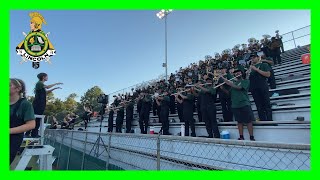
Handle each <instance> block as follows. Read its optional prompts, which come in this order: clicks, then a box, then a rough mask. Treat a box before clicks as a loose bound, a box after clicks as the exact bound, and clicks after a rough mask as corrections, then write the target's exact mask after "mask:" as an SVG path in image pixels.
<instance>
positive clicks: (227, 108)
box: [219, 95, 233, 122]
mask: <svg viewBox="0 0 320 180" xmlns="http://www.w3.org/2000/svg"><path fill="white" fill-rule="evenodd" d="M219 98H220V102H221V107H222V114H223V121H224V122H231V121H233V113H232V109H231V97H228V96H225V95H221V96H220V95H219Z"/></svg>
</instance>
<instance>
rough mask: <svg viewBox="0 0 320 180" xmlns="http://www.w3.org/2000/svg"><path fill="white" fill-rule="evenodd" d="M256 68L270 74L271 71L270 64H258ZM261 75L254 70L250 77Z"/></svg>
mask: <svg viewBox="0 0 320 180" xmlns="http://www.w3.org/2000/svg"><path fill="white" fill-rule="evenodd" d="M254 66H255V67H256V68H258V69H260V70H261V71H264V72H268V71H270V70H271V68H270V66H269V64H268V63H258V64H256V65H254ZM257 74H259V73H258V72H256V71H254V70H252V71H251V73H250V75H257Z"/></svg>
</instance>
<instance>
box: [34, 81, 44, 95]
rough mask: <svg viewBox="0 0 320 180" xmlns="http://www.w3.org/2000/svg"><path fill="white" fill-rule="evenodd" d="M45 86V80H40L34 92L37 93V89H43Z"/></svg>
mask: <svg viewBox="0 0 320 180" xmlns="http://www.w3.org/2000/svg"><path fill="white" fill-rule="evenodd" d="M43 88H44V84H43V82H42V81H38V82H37V83H36V87H35V89H34V93H36V91H38V90H41V89H43Z"/></svg>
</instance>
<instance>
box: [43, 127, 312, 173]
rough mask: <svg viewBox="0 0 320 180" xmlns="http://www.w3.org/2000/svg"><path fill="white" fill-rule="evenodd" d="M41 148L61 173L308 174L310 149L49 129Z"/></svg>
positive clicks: (244, 142) (189, 138) (233, 141)
mask: <svg viewBox="0 0 320 180" xmlns="http://www.w3.org/2000/svg"><path fill="white" fill-rule="evenodd" d="M100 138H101V139H100ZM98 139H100V140H98ZM45 143H46V144H50V145H52V146H53V147H55V152H54V153H53V156H55V157H56V161H55V162H54V164H53V167H54V168H55V169H59V170H123V169H124V170H310V145H309V144H306V145H302V144H279V143H266V142H251V141H236V140H222V139H208V138H192V137H179V136H178V137H177V136H162V135H161V136H160V135H150V134H149V135H140V134H118V133H94V132H86V131H70V130H49V129H48V130H46V133H45Z"/></svg>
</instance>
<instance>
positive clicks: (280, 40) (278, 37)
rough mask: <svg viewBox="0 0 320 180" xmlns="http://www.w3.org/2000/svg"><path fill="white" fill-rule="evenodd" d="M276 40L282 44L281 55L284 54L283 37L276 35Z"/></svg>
mask: <svg viewBox="0 0 320 180" xmlns="http://www.w3.org/2000/svg"><path fill="white" fill-rule="evenodd" d="M276 40H277V41H278V42H279V44H280V48H281V53H284V48H283V42H282V36H280V35H279V33H276Z"/></svg>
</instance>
